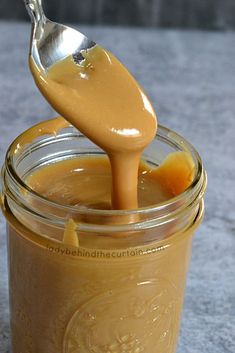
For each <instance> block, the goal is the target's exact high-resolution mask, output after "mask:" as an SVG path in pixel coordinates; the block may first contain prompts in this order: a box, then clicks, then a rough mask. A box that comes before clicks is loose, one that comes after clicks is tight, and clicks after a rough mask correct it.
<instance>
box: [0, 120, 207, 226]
mask: <svg viewBox="0 0 235 353" xmlns="http://www.w3.org/2000/svg"><path fill="white" fill-rule="evenodd" d="M56 119H61V118H54V119H50V120H46V121H44V122H41V123H39V124H36V125H34V126H32V127H31V128H29V129H28V130H26V131H25V132H23V133H22V134H20V135H19V136H18V137H17V138H16V139H15V140H14V141H13V142H12V144H11V145H10V147H9V148H8V150H7V153H6V158H5V164H4V168H3V173H5V172H6V173H7V174H8V176H9V177H10V179H11V180H12V181H13V182H14V184H16V185H17V187H18V188H20V190H21V191H22V192H23V193H24V192H27V193H28V194H29V195H30V196H32V197H33V198H35V199H37V200H40V201H41V202H44V203H46V204H48V205H52V206H53V207H55V208H58V209H61V210H66V211H68V213H71V212H74V213H79V214H86V215H90V216H112V217H113V216H128V215H135V214H136V215H140V214H156V213H159V212H160V213H162V212H164V211H166V212H167V210H172V209H173V210H175V212H173V213H174V215H175V216H176V214H178V213H180V212H182V210H183V209H184V208H185V202H186V201H187V200H188V199H191V202H195V200H197V203H199V201H200V200H201V199H202V197H203V194H204V191H205V188H206V174H205V171H204V169H203V165H202V161H201V158H200V156H199V154H198V152H197V151H196V149H195V148H194V147H193V145H192V144H191V143H190V142H188V141H187V140H186V139H185V138H183V137H182V136H181V135H179V134H177V133H176V132H173V131H171V130H170V129H168V128H166V127H164V126H162V125H159V126H158V130H157V134H156V137H158V138H160V139H164V140H167V141H168V143H173V144H174V145H175V146H177V147H178V149H179V150H182V151H186V152H189V153H190V155H191V156H193V159H194V161H195V176H194V180H193V181H192V183H191V184H190V185H189V187H188V188H187V189H186V190H185V191H184V192H182V193H181V194H179V195H177V196H175V197H172V198H170V199H168V200H166V201H164V202H161V203H158V204H154V205H151V206H147V207H141V208H138V209H131V210H101V209H93V208H89V207H86V208H84V206H83V207H82V206H79V205H78V206H69V205H61V204H59V203H57V202H55V201H52V200H49V199H47V198H46V197H45V196H42V195H40V194H38V193H37V192H35V191H34V190H33V189H31V188H30V187H29V186H28V185H27V184H26V183H25V182H24V180H22V178H21V177H20V176H19V175H18V173H17V170H16V168H15V166H14V160H13V156H14V154H15V153H16V151H18V146H19V145H20V143H21V140H22V139H24V137H25V135H26V134H28V133H29V132H30V131H32V130H33V129H34V130H35V129H36V130H38V129H40V128H41V127H42V124H47V123H50V122H54V121H56ZM63 127H70V128H71V127H72V126H71V125H70V124H68V123H67V122H66V123H65V125H64V126H63ZM63 127H62V128H63ZM60 131H62V129H61V130H59V132H58V134H59V133H60ZM76 131H77V130H76ZM77 133H78V134H79V136H83V135H82V134H81V133H80V132H79V131H77ZM45 135H46V136H47V137H46V139H47V138H48V133H46V134H45ZM57 136H58V135H55V134H53V135H52V136H51V137H50V138H57ZM175 205H181V206H179V207H177V208H176V207H174V206H175ZM171 216H172V212H171ZM136 226H137V227H138V225H137V224H136Z"/></svg>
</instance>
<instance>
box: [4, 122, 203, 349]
mask: <svg viewBox="0 0 235 353" xmlns="http://www.w3.org/2000/svg"><path fill="white" fill-rule="evenodd" d="M55 123H56V124H59V125H60V127H61V129H60V130H59V131H55V132H54V133H53V134H52V133H50V131H51V126H53V125H54V124H55ZM174 151H187V152H189V153H190V154H191V156H192V158H193V161H194V163H195V168H196V169H195V170H196V173H195V178H194V180H193V182H192V184H191V185H190V187H189V188H188V189H187V190H186V191H185V192H183V193H182V194H180V195H179V196H177V197H175V198H172V199H170V200H168V201H167V202H164V203H161V204H158V205H154V206H152V207H146V208H140V209H137V210H131V211H130V210H128V211H113V210H112V211H110V210H106V211H102V210H94V209H89V208H85V207H80V206H76V207H72V206H64V205H60V204H56V203H55V202H52V201H49V200H48V199H46V198H44V197H43V196H42V195H39V194H37V193H35V192H34V191H33V190H32V189H30V188H29V187H28V186H27V185H26V183H25V179H26V178H27V176H28V175H29V174H31V173H32V172H34V171H35V170H36V169H38V168H40V167H42V166H45V165H47V164H51V163H55V162H58V161H61V160H65V159H69V158H75V157H78V156H81V155H88V154H89V155H94V156H95V155H100V154H103V153H104V152H103V151H102V150H100V149H99V148H98V147H97V146H96V145H94V144H93V143H92V142H91V141H89V140H88V139H87V138H86V137H84V136H83V135H82V134H81V133H79V132H78V131H77V130H75V129H74V128H73V127H71V126H69V125H68V124H67V123H65V122H64V121H63V119H62V118H57V119H53V120H50V121H46V122H42V123H40V124H38V125H36V126H34V127H32V128H31V129H29V130H28V131H26V132H25V133H23V134H22V135H20V136H19V137H18V138H17V139H16V140H15V141H14V142H13V144H12V145H11V146H10V148H9V149H8V152H7V154H6V160H5V164H4V166H3V170H2V196H3V197H2V209H3V212H4V215H5V217H6V220H7V236H8V257H9V288H10V309H11V310H10V312H11V332H12V349H13V353H19V352H24V353H26V352H27V353H52V352H53V353H55V352H56V353H139V352H145V353H158V352H161V353H173V352H175V349H176V343H177V336H178V330H179V323H180V314H181V309H182V303H183V297H184V288H185V281H186V274H187V269H188V262H189V258H190V252H191V242H192V235H193V233H194V231H195V229H196V228H197V227H198V225H199V223H200V221H201V218H202V215H203V209H204V207H203V194H204V191H205V187H206V175H205V172H204V170H203V167H202V163H201V159H200V157H199V155H198V153H197V152H196V151H195V149H194V148H193V146H192V145H190V144H189V143H188V142H187V141H185V139H183V138H182V137H180V136H179V135H177V134H176V133H174V132H172V131H170V130H168V129H166V128H164V127H161V126H160V127H159V128H158V133H157V136H156V138H155V140H154V141H153V142H152V144H151V145H150V146H149V147H148V148H147V149H146V150H145V152H144V155H143V159H145V160H146V161H148V163H151V164H152V165H159V164H161V162H162V161H163V160H164V159H165V158H166V156H167V155H168V154H169V153H172V152H174ZM130 216H131V217H132V216H133V218H132V219H133V222H132V223H127V217H128V219H130ZM114 217H115V224H114V223H113V219H114ZM71 218H72V219H73V220H75V222H76V229H74V232H75V234H76V236H77V238H78V244H77V245H76V246H75V245H74V244H71V243H69V242H68V243H66V241H65V240H64V239H65V237H64V234H65V231H66V227H67V225H68V220H69V219H71Z"/></svg>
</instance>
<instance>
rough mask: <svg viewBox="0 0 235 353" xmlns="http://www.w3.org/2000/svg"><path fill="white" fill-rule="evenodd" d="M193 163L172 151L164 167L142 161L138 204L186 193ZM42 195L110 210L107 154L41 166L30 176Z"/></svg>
mask: <svg viewBox="0 0 235 353" xmlns="http://www.w3.org/2000/svg"><path fill="white" fill-rule="evenodd" d="M193 176H194V163H193V161H192V160H191V158H190V156H189V155H188V154H187V153H184V152H176V153H172V154H171V155H169V156H168V158H167V159H166V160H165V161H164V162H163V163H162V165H161V166H159V167H156V168H152V167H151V166H150V165H148V164H146V163H144V162H141V164H140V167H139V171H138V203H139V206H140V207H147V206H152V205H155V204H158V203H161V202H163V201H166V200H168V199H170V198H172V197H174V196H177V195H178V194H180V193H181V192H183V191H184V190H185V189H186V188H187V187H188V186H189V185H190V184H191V182H192V178H193ZM27 183H28V185H29V186H30V187H31V188H32V189H33V190H35V191H36V192H37V193H39V194H40V195H43V196H44V197H46V198H47V199H49V200H52V201H55V202H57V203H59V204H62V205H70V206H76V205H80V206H86V207H89V208H98V209H111V208H112V202H111V192H110V190H111V184H112V173H111V167H110V162H109V160H108V158H107V157H105V156H104V157H86V158H82V157H80V158H74V159H69V160H65V161H61V162H57V163H54V164H50V165H48V166H46V167H42V168H40V169H38V170H37V171H36V172H34V173H33V174H31V175H30V176H29V177H28V178H27Z"/></svg>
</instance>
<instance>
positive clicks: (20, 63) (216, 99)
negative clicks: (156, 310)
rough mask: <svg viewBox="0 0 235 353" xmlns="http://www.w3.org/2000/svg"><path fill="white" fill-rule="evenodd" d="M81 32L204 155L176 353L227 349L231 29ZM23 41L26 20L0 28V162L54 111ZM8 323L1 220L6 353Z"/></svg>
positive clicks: (233, 149) (232, 250) (230, 326)
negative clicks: (120, 65)
mask: <svg viewBox="0 0 235 353" xmlns="http://www.w3.org/2000/svg"><path fill="white" fill-rule="evenodd" d="M82 29H83V31H84V32H85V33H86V34H87V35H88V36H90V37H92V38H94V39H95V40H97V41H98V42H100V43H101V44H102V45H104V46H105V47H107V48H109V49H110V50H112V51H113V52H114V53H115V54H116V55H118V56H119V58H121V59H122V61H123V62H124V63H125V64H126V65H127V67H128V68H129V69H130V70H131V72H132V73H133V74H134V75H135V76H136V78H137V79H138V80H139V81H140V83H141V84H142V85H143V86H144V87H145V89H146V91H147V93H148V94H149V96H150V98H151V99H152V101H153V104H154V106H155V107H156V110H157V112H158V117H159V122H160V123H161V124H163V125H165V126H167V127H169V128H171V129H173V130H175V131H177V132H178V133H180V134H182V135H183V136H184V137H186V138H187V139H188V140H190V141H191V142H192V143H193V144H194V146H195V147H196V148H197V149H198V151H199V153H200V154H201V156H202V159H203V161H204V165H205V168H206V170H207V172H208V180H209V183H208V190H207V194H206V198H205V201H206V214H205V218H204V222H203V224H202V225H201V227H200V229H199V230H198V232H197V234H196V236H195V239H194V244H193V255H192V262H191V267H190V273H189V276H188V284H187V291H186V298H185V306H184V313H183V320H182V328H181V335H180V341H179V347H178V351H177V352H178V353H234V352H235V211H234V210H235V187H234V176H235V161H234V158H235V157H234V156H235V137H234V136H235V60H234V58H235V46H234V42H235V33H234V32H227V33H212V32H200V31H198V32H197V31H174V30H172V31H171V30H147V29H146V30H145V29H111V28H108V27H106V28H99V27H93V28H90V27H83V28H82ZM28 39H29V26H28V25H27V24H17V23H11V24H7V23H4V22H0V48H1V51H0V162H1V163H2V162H3V158H4V153H5V151H6V148H7V146H8V145H9V143H10V142H11V141H12V140H13V138H14V137H16V136H17V135H18V134H19V133H20V132H22V131H23V130H25V129H26V128H28V127H29V126H31V125H32V124H35V123H37V122H39V121H40V120H42V119H46V118H50V117H53V116H54V115H55V114H54V112H53V111H52V109H51V108H50V107H49V106H48V104H47V103H46V102H45V101H44V99H43V98H42V97H41V96H40V94H39V93H38V91H37V89H36V87H35V85H34V83H33V80H32V78H31V76H30V74H29V71H28V68H27V50H28ZM8 320H9V312H8V301H7V257H6V243H5V230H4V220H3V217H2V216H1V217H0V353H8V352H9V348H8V347H9V338H8V337H9V325H8ZM22 353H26V352H22ZM48 353H51V352H48ZM53 353H56V352H53ZM146 353H161V352H146Z"/></svg>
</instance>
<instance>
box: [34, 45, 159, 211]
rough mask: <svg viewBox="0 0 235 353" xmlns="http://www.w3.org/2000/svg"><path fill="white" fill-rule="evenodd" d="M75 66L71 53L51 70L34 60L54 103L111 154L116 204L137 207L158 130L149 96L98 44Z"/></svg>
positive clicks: (38, 80) (39, 81)
mask: <svg viewBox="0 0 235 353" xmlns="http://www.w3.org/2000/svg"><path fill="white" fill-rule="evenodd" d="M83 55H84V57H85V60H84V62H83V63H82V65H81V66H79V65H76V64H75V62H74V60H73V58H72V56H71V57H67V58H66V59H64V60H63V61H60V62H58V63H57V64H56V65H54V66H52V67H51V68H50V69H49V71H48V73H47V74H45V72H44V71H43V70H41V69H40V68H38V67H37V66H36V65H35V63H34V62H33V60H32V59H31V60H30V67H31V70H32V73H33V75H34V78H35V81H36V83H37V85H38V87H39V89H40V90H41V92H42V93H43V94H44V96H45V97H46V99H47V100H48V101H49V103H50V104H51V105H52V106H53V107H54V108H55V110H57V111H58V112H59V113H60V114H61V115H62V116H63V117H64V118H65V119H67V120H68V121H69V122H70V123H72V124H73V125H74V126H75V127H77V128H78V129H79V130H80V131H81V132H82V133H84V134H85V135H86V136H87V137H88V138H89V139H91V140H92V141H93V142H94V143H95V144H97V145H98V146H100V147H101V148H102V149H103V150H104V151H105V152H106V153H107V155H108V156H109V158H110V163H111V168H112V207H113V208H114V209H132V208H137V207H138V200H137V181H138V168H139V161H140V156H141V153H142V152H143V150H144V148H145V147H146V146H147V145H148V144H149V143H150V142H151V141H152V139H153V138H154V136H155V133H156V129H157V120H156V115H155V113H154V110H153V108H152V105H151V103H150V101H149V100H148V98H147V96H146V95H145V93H144V92H143V90H142V89H141V87H140V86H139V85H138V83H137V82H136V80H135V79H134V78H133V77H132V76H131V75H130V73H129V72H128V71H127V69H126V68H125V67H124V66H123V65H122V64H121V63H120V62H119V61H118V60H117V59H116V58H115V57H114V56H113V55H112V54H111V53H109V52H107V51H105V50H104V49H102V48H101V47H98V46H96V47H94V48H92V49H91V50H89V51H87V52H84V53H83Z"/></svg>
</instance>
